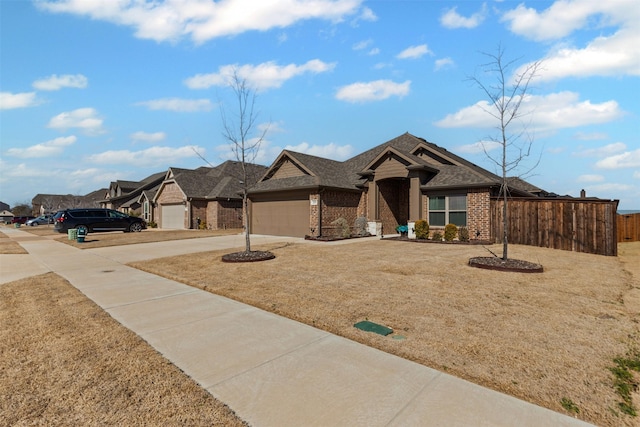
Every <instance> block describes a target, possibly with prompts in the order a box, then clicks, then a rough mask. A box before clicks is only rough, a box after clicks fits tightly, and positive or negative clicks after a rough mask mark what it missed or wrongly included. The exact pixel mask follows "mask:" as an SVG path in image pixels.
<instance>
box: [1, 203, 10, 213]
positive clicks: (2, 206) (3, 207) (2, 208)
mask: <svg viewBox="0 0 640 427" xmlns="http://www.w3.org/2000/svg"><path fill="white" fill-rule="evenodd" d="M9 210H11V206H9V205H8V204H6V203H4V202H0V211H9Z"/></svg>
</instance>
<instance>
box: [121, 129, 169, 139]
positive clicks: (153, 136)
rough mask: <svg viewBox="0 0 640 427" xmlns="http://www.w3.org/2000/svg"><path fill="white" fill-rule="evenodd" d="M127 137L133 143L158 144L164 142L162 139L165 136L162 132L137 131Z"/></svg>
mask: <svg viewBox="0 0 640 427" xmlns="http://www.w3.org/2000/svg"><path fill="white" fill-rule="evenodd" d="M129 137H130V138H131V140H132V141H133V142H160V141H164V139H165V138H166V137H167V134H166V133H164V132H153V133H148V132H142V131H139V132H134V133H132V134H131V135H129Z"/></svg>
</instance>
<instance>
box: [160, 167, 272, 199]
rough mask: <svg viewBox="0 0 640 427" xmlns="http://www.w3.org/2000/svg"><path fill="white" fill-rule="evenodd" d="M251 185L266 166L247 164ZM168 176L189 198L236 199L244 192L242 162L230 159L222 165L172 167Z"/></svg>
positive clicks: (262, 173)
mask: <svg viewBox="0 0 640 427" xmlns="http://www.w3.org/2000/svg"><path fill="white" fill-rule="evenodd" d="M245 166H246V168H247V181H248V182H249V185H252V184H253V183H254V182H256V181H257V180H258V179H259V178H260V177H262V175H264V173H265V172H266V171H267V168H266V167H265V166H261V165H256V164H252V163H246V164H245ZM170 172H171V173H170V174H167V177H168V178H170V179H171V180H173V181H174V182H175V183H176V184H177V185H178V186H179V187H180V189H181V190H182V192H183V193H184V194H185V196H186V197H188V198H193V199H208V200H213V199H221V198H224V199H234V198H236V199H237V198H239V196H240V193H241V192H242V186H243V184H242V179H243V172H242V163H240V162H236V161H232V160H228V161H226V162H224V163H221V164H220V165H218V166H216V167H213V168H209V167H200V168H198V169H179V168H171V169H170ZM169 175H170V176H169Z"/></svg>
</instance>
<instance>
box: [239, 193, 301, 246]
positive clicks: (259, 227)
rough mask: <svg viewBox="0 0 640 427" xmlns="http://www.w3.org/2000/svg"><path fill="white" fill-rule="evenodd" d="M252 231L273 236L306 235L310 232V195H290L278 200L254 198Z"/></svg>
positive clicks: (252, 204)
mask: <svg viewBox="0 0 640 427" xmlns="http://www.w3.org/2000/svg"><path fill="white" fill-rule="evenodd" d="M251 224H252V227H251V232H252V233H254V234H268V235H273V236H292V237H304V236H305V235H307V234H310V233H309V195H308V194H302V195H289V196H282V197H278V200H259V199H258V200H255V199H254V200H253V201H252V203H251Z"/></svg>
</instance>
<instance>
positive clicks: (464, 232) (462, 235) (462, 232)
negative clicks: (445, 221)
mask: <svg viewBox="0 0 640 427" xmlns="http://www.w3.org/2000/svg"><path fill="white" fill-rule="evenodd" d="M458 239H460V241H461V242H468V241H469V229H467V228H466V227H460V228H459V229H458Z"/></svg>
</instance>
